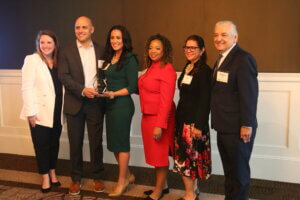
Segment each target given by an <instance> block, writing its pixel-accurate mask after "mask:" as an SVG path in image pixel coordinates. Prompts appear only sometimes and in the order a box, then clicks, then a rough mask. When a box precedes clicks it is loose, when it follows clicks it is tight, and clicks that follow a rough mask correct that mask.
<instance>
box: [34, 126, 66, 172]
mask: <svg viewBox="0 0 300 200" xmlns="http://www.w3.org/2000/svg"><path fill="white" fill-rule="evenodd" d="M29 127H30V132H31V138H32V142H33V146H34V151H35V155H36V160H37V164H38V169H39V173H40V174H47V173H48V172H49V170H50V169H55V168H56V162H57V156H58V151H59V138H60V134H61V129H62V126H61V125H58V126H54V127H53V128H49V127H46V126H41V125H36V126H35V127H31V126H30V125H29Z"/></svg>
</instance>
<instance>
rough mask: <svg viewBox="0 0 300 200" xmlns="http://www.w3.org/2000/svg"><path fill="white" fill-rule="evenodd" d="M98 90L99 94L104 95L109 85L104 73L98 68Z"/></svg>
mask: <svg viewBox="0 0 300 200" xmlns="http://www.w3.org/2000/svg"><path fill="white" fill-rule="evenodd" d="M96 90H97V91H98V93H99V94H103V93H104V92H106V90H107V83H106V79H105V75H104V71H103V70H102V69H100V68H98V72H97V87H96Z"/></svg>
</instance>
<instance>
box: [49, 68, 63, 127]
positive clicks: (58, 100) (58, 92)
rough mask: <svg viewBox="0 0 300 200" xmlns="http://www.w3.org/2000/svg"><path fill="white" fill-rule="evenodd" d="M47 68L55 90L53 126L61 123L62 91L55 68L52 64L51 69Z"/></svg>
mask: <svg viewBox="0 0 300 200" xmlns="http://www.w3.org/2000/svg"><path fill="white" fill-rule="evenodd" d="M48 69H49V72H50V74H51V77H52V81H53V86H54V90H55V107H54V119H53V127H54V126H60V125H61V108H62V96H63V95H62V94H63V91H62V84H61V82H60V81H59V80H58V76H57V68H56V67H54V66H53V67H52V69H50V68H49V67H48Z"/></svg>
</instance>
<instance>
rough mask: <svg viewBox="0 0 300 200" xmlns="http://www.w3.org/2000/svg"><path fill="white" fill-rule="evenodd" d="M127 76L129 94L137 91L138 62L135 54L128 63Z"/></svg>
mask: <svg viewBox="0 0 300 200" xmlns="http://www.w3.org/2000/svg"><path fill="white" fill-rule="evenodd" d="M126 77H127V81H128V86H127V87H126V89H127V90H128V92H129V94H132V93H137V91H138V89H137V81H138V64H137V61H136V58H135V56H131V57H130V58H129V61H128V63H127V64H126Z"/></svg>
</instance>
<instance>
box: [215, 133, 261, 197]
mask: <svg viewBox="0 0 300 200" xmlns="http://www.w3.org/2000/svg"><path fill="white" fill-rule="evenodd" d="M255 134H256V129H253V130H252V136H251V140H250V142H248V143H244V142H243V140H242V139H241V138H240V133H222V132H218V134H217V144H218V149H219V153H220V156H221V160H222V164H223V170H224V175H225V200H247V199H248V198H249V197H248V193H249V184H250V165H249V161H250V157H251V153H252V149H253V143H254V138H255Z"/></svg>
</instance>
